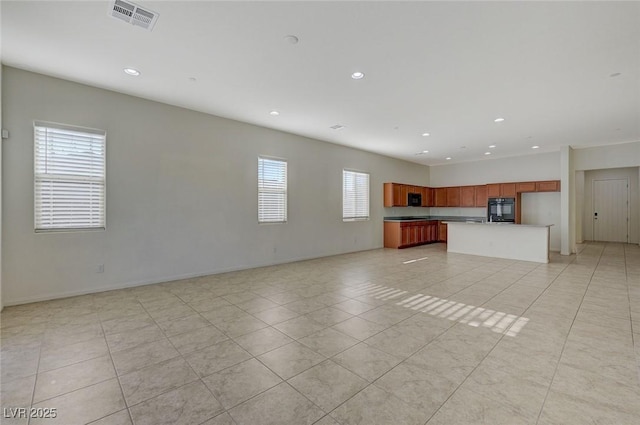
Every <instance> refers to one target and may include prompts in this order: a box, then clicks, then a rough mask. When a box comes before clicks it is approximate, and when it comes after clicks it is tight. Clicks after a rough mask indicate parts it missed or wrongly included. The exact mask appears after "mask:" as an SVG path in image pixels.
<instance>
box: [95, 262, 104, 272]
mask: <svg viewBox="0 0 640 425" xmlns="http://www.w3.org/2000/svg"><path fill="white" fill-rule="evenodd" d="M96 273H104V264H98V266H97V267H96Z"/></svg>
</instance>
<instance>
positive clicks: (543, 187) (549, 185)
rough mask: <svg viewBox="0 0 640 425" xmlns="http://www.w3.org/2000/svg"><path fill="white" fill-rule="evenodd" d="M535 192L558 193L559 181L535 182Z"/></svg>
mask: <svg viewBox="0 0 640 425" xmlns="http://www.w3.org/2000/svg"><path fill="white" fill-rule="evenodd" d="M536 192H560V181H559V180H550V181H544V182H536Z"/></svg>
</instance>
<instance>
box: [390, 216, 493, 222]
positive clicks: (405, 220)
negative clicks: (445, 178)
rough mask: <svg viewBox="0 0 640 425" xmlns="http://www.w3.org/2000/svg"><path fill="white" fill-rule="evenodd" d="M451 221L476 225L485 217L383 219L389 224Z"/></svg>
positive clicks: (484, 219)
mask: <svg viewBox="0 0 640 425" xmlns="http://www.w3.org/2000/svg"><path fill="white" fill-rule="evenodd" d="M436 220H437V221H451V222H462V223H464V222H468V221H473V222H477V223H481V222H482V221H486V220H487V219H486V218H485V217H466V216H459V217H451V216H437V215H425V216H406V217H385V218H384V221H390V222H402V223H404V222H411V221H436Z"/></svg>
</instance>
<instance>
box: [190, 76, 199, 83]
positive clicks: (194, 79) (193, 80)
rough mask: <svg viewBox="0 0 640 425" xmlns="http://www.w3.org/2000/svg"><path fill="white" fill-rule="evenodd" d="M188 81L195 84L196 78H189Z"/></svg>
mask: <svg viewBox="0 0 640 425" xmlns="http://www.w3.org/2000/svg"><path fill="white" fill-rule="evenodd" d="M189 81H191V82H192V83H195V82H196V81H197V79H196V77H189Z"/></svg>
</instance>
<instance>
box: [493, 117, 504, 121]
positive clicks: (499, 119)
mask: <svg viewBox="0 0 640 425" xmlns="http://www.w3.org/2000/svg"><path fill="white" fill-rule="evenodd" d="M502 121H504V118H496V119H495V120H493V122H502Z"/></svg>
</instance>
